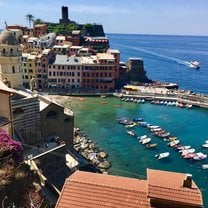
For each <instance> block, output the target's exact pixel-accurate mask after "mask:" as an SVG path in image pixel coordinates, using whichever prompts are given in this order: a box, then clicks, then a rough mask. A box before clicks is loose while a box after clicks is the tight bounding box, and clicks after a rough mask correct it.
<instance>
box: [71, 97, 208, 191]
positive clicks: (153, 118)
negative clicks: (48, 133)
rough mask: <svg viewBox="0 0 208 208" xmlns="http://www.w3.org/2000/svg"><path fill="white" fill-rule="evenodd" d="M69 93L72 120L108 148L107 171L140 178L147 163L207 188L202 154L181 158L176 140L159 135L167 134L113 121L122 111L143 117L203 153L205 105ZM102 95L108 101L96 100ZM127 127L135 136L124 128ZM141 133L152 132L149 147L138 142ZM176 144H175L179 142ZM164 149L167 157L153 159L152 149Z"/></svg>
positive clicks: (159, 152) (148, 134) (205, 162)
mask: <svg viewBox="0 0 208 208" xmlns="http://www.w3.org/2000/svg"><path fill="white" fill-rule="evenodd" d="M71 99H72V101H71V102H73V103H75V104H74V108H73V111H74V112H75V115H76V117H75V125H77V126H79V127H80V128H81V129H83V131H85V132H87V135H88V136H89V137H90V138H93V139H92V140H93V142H94V143H96V145H97V146H98V147H102V149H103V150H105V152H107V153H108V160H109V161H111V167H110V169H108V172H109V174H113V175H122V176H128V177H136V178H145V177H146V174H145V170H146V168H148V167H149V168H156V169H162V170H169V171H180V172H185V173H190V174H192V175H193V178H195V180H196V181H197V183H198V184H199V186H200V187H201V189H202V190H203V193H204V194H206V193H207V189H206V187H205V185H204V184H206V183H208V179H207V169H204V167H205V168H206V164H208V161H207V158H205V159H203V160H201V161H198V160H193V159H185V158H183V157H182V155H181V153H180V152H179V150H178V149H176V148H174V147H173V146H174V143H175V142H173V143H170V142H171V141H168V140H167V138H164V139H166V141H164V139H163V138H160V137H158V136H155V135H153V132H152V131H150V129H149V128H146V127H143V126H142V123H139V124H137V125H133V126H132V127H129V128H126V127H124V126H123V125H118V123H117V121H116V118H122V117H127V118H130V119H132V118H135V117H137V118H143V121H144V122H147V123H149V124H151V125H153V126H159V127H160V128H162V129H163V130H164V131H165V132H170V135H169V137H170V138H169V139H170V140H171V139H172V140H173V138H174V137H177V140H179V141H180V144H181V145H182V146H184V147H185V148H187V146H190V149H192V148H194V149H195V152H196V153H198V152H202V153H203V154H207V149H206V148H204V147H202V145H203V144H204V143H205V141H206V140H207V139H208V132H207V126H206V123H207V122H208V117H207V114H208V111H207V109H206V108H190V109H187V108H179V107H168V106H166V105H154V104H151V102H150V101H145V102H144V103H135V102H123V101H121V99H118V98H116V97H106V98H104V99H103V98H101V97H83V99H84V101H80V100H79V99H78V98H77V97H73V98H71ZM103 100H104V101H105V102H106V103H107V104H105V105H103V104H101V101H102V102H103ZM117 106H119V107H117ZM89 112H91V113H90V114H89ZM83 118H84V119H83ZM190 118H191V119H190ZM140 122H141V121H140ZM159 127H158V128H159ZM132 130H133V131H134V132H135V134H136V136H131V135H130V134H128V133H127V131H132ZM199 132H200V134H199ZM143 135H147V137H149V138H151V142H150V144H157V145H156V146H155V147H152V148H148V147H146V145H147V144H142V143H140V142H139V141H138V139H137V137H139V136H143ZM173 141H174V140H173ZM167 144H169V145H167ZM177 147H178V148H180V147H179V145H178V146H177ZM181 148H182V147H181ZM166 152H169V153H170V154H169V156H168V157H167V158H164V159H159V160H158V159H156V157H155V156H156V155H157V154H161V153H166ZM184 153H185V152H184ZM195 156H196V155H195ZM199 156H200V155H199Z"/></svg>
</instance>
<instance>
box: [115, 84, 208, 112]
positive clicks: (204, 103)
mask: <svg viewBox="0 0 208 208" xmlns="http://www.w3.org/2000/svg"><path fill="white" fill-rule="evenodd" d="M114 95H115V96H117V97H120V98H135V99H145V100H146V101H153V100H159V101H174V102H180V103H184V104H189V105H193V106H196V107H202V108H208V96H207V95H206V94H202V93H195V92H192V91H188V90H182V89H171V90H170V89H167V88H164V87H163V88H159V87H154V86H132V85H129V86H128V85H127V86H126V87H124V88H123V90H122V91H121V92H120V93H114Z"/></svg>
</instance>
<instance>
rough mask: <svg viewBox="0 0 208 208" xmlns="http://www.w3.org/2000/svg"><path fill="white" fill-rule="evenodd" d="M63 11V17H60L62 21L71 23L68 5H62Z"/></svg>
mask: <svg viewBox="0 0 208 208" xmlns="http://www.w3.org/2000/svg"><path fill="white" fill-rule="evenodd" d="M61 11H62V19H60V23H69V22H70V20H69V16H68V7H66V6H62V7H61Z"/></svg>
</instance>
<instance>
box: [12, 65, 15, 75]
mask: <svg viewBox="0 0 208 208" xmlns="http://www.w3.org/2000/svg"><path fill="white" fill-rule="evenodd" d="M12 73H13V74H14V73H15V66H12Z"/></svg>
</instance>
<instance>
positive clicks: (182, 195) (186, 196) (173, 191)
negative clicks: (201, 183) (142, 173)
mask: <svg viewBox="0 0 208 208" xmlns="http://www.w3.org/2000/svg"><path fill="white" fill-rule="evenodd" d="M185 177H186V174H184V173H175V172H169V171H160V170H152V169H147V180H148V196H149V197H150V198H156V199H162V200H167V201H174V202H179V203H185V204H190V205H203V201H202V196H201V192H200V190H199V189H198V187H197V186H196V184H195V183H194V181H193V180H192V187H191V188H187V187H184V186H183V182H184V179H185Z"/></svg>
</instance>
